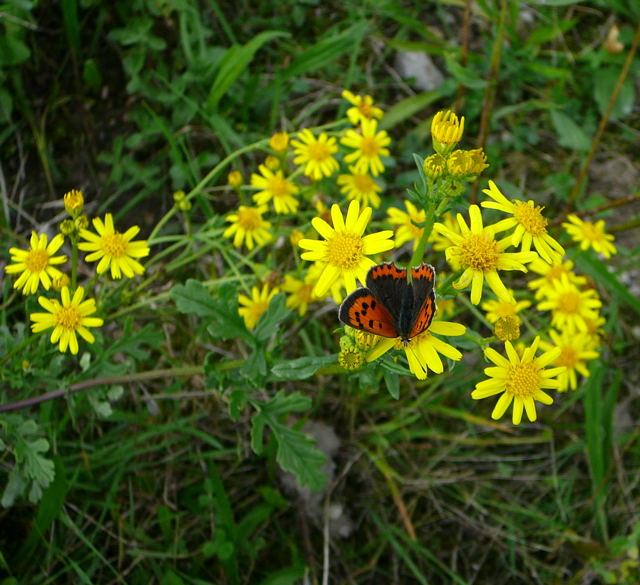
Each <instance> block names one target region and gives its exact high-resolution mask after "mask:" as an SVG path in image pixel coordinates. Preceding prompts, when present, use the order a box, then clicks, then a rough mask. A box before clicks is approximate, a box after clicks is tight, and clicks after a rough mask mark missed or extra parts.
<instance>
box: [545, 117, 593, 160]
mask: <svg viewBox="0 0 640 585" xmlns="http://www.w3.org/2000/svg"><path fill="white" fill-rule="evenodd" d="M551 122H552V123H553V126H554V128H555V130H556V134H557V135H558V143H559V144H560V145H561V146H564V147H565V148H570V149H571V150H589V146H591V137H590V136H589V135H588V134H587V133H586V132H585V131H584V130H583V129H582V127H581V126H578V124H576V123H575V122H574V121H573V120H572V119H571V118H569V116H567V115H566V114H564V113H563V112H560V111H558V110H552V111H551Z"/></svg>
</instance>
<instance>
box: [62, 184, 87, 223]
mask: <svg viewBox="0 0 640 585" xmlns="http://www.w3.org/2000/svg"><path fill="white" fill-rule="evenodd" d="M63 201H64V208H65V211H66V212H67V213H68V214H69V215H70V216H71V217H76V216H77V215H79V214H80V213H82V208H83V207H84V195H83V194H82V191H79V190H78V189H71V191H69V192H68V193H65V194H64V197H63Z"/></svg>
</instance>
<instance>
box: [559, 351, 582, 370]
mask: <svg viewBox="0 0 640 585" xmlns="http://www.w3.org/2000/svg"><path fill="white" fill-rule="evenodd" d="M577 363H578V353H577V352H576V350H575V349H573V347H563V348H562V351H561V352H560V356H559V357H558V359H557V360H556V361H555V364H554V365H556V366H566V367H567V368H575V367H576V364H577Z"/></svg>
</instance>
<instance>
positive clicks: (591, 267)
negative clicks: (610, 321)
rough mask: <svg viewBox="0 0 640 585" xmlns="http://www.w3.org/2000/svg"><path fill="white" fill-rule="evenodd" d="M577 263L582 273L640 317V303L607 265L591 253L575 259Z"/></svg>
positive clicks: (581, 254)
mask: <svg viewBox="0 0 640 585" xmlns="http://www.w3.org/2000/svg"><path fill="white" fill-rule="evenodd" d="M575 262H576V266H577V267H578V268H580V270H581V271H582V272H584V273H585V274H588V275H589V276H590V277H591V278H593V280H595V281H596V282H597V283H599V284H600V285H601V286H603V287H604V288H606V289H607V291H609V293H610V294H612V295H613V296H614V297H615V298H616V299H617V300H618V301H620V302H621V303H625V304H627V305H628V306H629V307H630V308H631V309H633V310H634V311H635V312H636V313H638V314H639V315H640V301H639V300H638V299H637V298H636V297H635V296H634V295H632V294H631V293H630V292H629V289H628V288H627V287H626V286H625V285H624V284H622V283H621V282H620V281H619V280H618V279H617V278H616V277H615V275H614V274H612V273H611V272H609V270H608V268H607V264H605V263H604V262H602V260H600V259H599V258H597V257H596V256H595V255H594V254H591V253H589V252H582V253H580V254H578V255H577V256H576V257H575Z"/></svg>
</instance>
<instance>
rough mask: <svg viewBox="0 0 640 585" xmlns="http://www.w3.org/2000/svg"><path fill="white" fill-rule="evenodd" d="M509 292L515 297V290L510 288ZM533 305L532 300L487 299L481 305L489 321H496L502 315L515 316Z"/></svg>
mask: <svg viewBox="0 0 640 585" xmlns="http://www.w3.org/2000/svg"><path fill="white" fill-rule="evenodd" d="M509 294H510V295H511V296H512V297H513V291H512V290H509ZM530 306H531V301H516V302H513V303H512V302H510V301H494V300H491V301H486V302H484V303H482V305H481V307H482V308H483V309H484V310H485V311H486V313H487V321H489V323H495V322H496V321H497V320H498V319H500V318H501V317H514V316H516V315H517V313H519V312H520V311H522V309H526V308H527V307H530Z"/></svg>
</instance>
